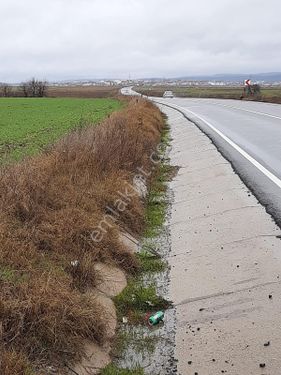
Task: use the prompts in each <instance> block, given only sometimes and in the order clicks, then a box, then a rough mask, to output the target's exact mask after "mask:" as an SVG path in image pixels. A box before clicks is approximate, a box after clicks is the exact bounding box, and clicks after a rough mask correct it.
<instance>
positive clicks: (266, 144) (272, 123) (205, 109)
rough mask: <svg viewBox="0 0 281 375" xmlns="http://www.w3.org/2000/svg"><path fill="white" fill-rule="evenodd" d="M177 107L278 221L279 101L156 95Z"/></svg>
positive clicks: (280, 220) (280, 163)
mask: <svg viewBox="0 0 281 375" xmlns="http://www.w3.org/2000/svg"><path fill="white" fill-rule="evenodd" d="M154 100H156V101H157V102H160V103H163V104H167V105H170V106H172V107H174V108H177V109H179V110H180V111H181V112H182V113H183V114H184V115H185V116H187V117H188V118H189V119H190V120H191V121H192V122H194V123H195V124H196V125H198V126H199V128H200V129H201V130H203V132H204V133H206V134H207V135H208V136H209V137H210V138H211V139H212V141H213V142H214V144H215V145H216V146H217V148H218V149H219V151H221V153H222V154H223V156H225V157H226V158H227V159H228V160H229V161H230V162H231V163H232V165H233V167H234V169H235V171H236V172H237V173H238V174H239V175H240V177H241V178H242V180H243V181H244V182H245V183H246V185H247V186H248V187H249V188H250V189H251V190H252V191H253V192H254V194H255V195H256V197H257V198H258V199H259V201H260V202H261V203H262V204H263V205H264V206H265V207H266V209H267V211H268V212H269V213H270V214H271V215H272V216H273V217H274V219H275V220H276V222H277V223H278V224H279V225H280V224H281V105H279V104H269V103H259V102H248V101H238V100H223V99H221V100H218V99H182V98H172V99H164V98H159V99H155V98H154Z"/></svg>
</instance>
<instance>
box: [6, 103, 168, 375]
mask: <svg viewBox="0 0 281 375" xmlns="http://www.w3.org/2000/svg"><path fill="white" fill-rule="evenodd" d="M162 126H163V119H162V116H161V114H160V112H159V110H158V109H156V108H155V107H154V106H153V105H152V104H150V103H149V102H146V101H143V100H137V99H135V100H132V101H131V102H130V103H129V104H128V106H127V107H126V108H125V109H124V110H123V111H121V112H117V113H114V114H113V115H112V116H111V117H110V118H108V119H107V120H106V121H105V122H104V123H102V124H101V125H99V126H98V127H91V126H90V127H88V128H86V129H84V130H78V131H76V132H74V133H71V134H70V135H68V136H67V137H65V138H64V139H62V140H61V141H59V142H58V143H57V144H56V145H55V146H54V147H53V148H52V149H51V150H50V151H48V152H47V153H45V154H42V155H40V156H37V157H34V158H32V159H29V160H26V161H24V162H22V163H20V164H18V165H14V166H12V167H7V168H2V169H1V170H0V174H1V176H0V243H1V247H0V301H1V302H0V319H1V331H0V332H1V343H0V357H1V362H0V363H1V365H0V369H1V372H0V373H1V375H10V374H13V375H17V374H29V373H30V372H28V371H29V370H27V369H29V368H33V369H36V373H39V372H38V371H39V370H38V369H44V367H45V366H46V365H47V364H51V365H55V366H57V368H58V371H63V370H62V369H63V366H64V362H65V361H70V362H71V361H76V360H78V359H79V358H80V357H81V355H82V350H83V347H82V343H83V340H84V339H90V340H96V341H98V342H103V340H104V339H105V337H104V332H105V329H104V327H105V326H104V325H105V324H106V317H103V319H102V318H101V317H102V311H101V307H100V306H99V305H98V303H97V301H95V300H92V299H89V297H86V296H87V294H85V293H83V292H84V291H86V290H87V289H88V288H91V287H93V286H94V285H95V282H96V274H95V271H94V264H95V262H97V261H102V262H107V263H112V264H116V265H118V266H120V267H122V268H123V269H124V270H126V271H127V272H134V271H135V270H136V269H137V268H138V262H137V260H136V258H135V257H134V255H132V254H131V253H130V252H129V250H128V249H126V248H125V247H124V245H123V244H122V243H121V242H120V240H119V233H120V228H122V229H125V230H127V231H129V232H130V233H133V234H134V235H139V234H140V233H141V231H142V230H143V226H144V202H143V201H142V199H141V198H140V197H139V196H138V195H136V194H135V191H134V190H133V188H132V187H131V186H132V185H131V183H132V179H133V177H134V175H135V174H136V173H137V167H143V168H144V169H145V170H149V169H150V168H151V164H152V163H151V160H150V154H151V152H152V151H153V150H154V149H155V147H156V146H157V144H158V143H159V141H160V136H161V129H162ZM125 187H126V188H127V190H128V191H130V192H131V194H132V197H131V200H130V202H128V206H127V209H126V210H124V211H123V212H120V213H119V216H118V217H117V218H116V220H112V222H111V224H112V226H111V227H110V228H107V229H108V230H107V233H106V235H105V236H104V237H103V240H102V241H101V242H98V243H95V242H93V241H92V239H91V233H92V231H93V229H94V228H96V226H98V225H99V223H100V221H101V220H102V219H103V217H104V215H105V214H106V212H107V207H113V206H114V202H115V201H116V199H118V198H120V197H119V195H118V193H117V192H118V191H121V192H122V191H124V188H125ZM74 260H78V265H77V267H76V266H75V267H74V266H72V265H71V262H72V261H74ZM59 369H60V370H59ZM43 373H45V372H44V371H43Z"/></svg>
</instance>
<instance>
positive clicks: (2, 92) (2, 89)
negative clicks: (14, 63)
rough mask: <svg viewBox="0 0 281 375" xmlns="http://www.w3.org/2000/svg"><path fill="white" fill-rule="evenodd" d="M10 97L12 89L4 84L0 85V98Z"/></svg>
mask: <svg viewBox="0 0 281 375" xmlns="http://www.w3.org/2000/svg"><path fill="white" fill-rule="evenodd" d="M11 95H12V87H11V86H10V85H8V84H6V83H3V84H1V85H0V96H4V97H8V96H11Z"/></svg>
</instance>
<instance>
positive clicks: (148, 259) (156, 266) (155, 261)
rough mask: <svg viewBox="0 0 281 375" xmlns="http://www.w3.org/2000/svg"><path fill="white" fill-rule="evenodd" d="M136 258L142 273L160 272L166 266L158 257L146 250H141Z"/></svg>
mask: <svg viewBox="0 0 281 375" xmlns="http://www.w3.org/2000/svg"><path fill="white" fill-rule="evenodd" d="M137 257H138V259H139V261H140V269H141V272H142V273H156V272H162V271H164V270H165V268H166V266H167V265H166V263H165V262H164V261H163V260H162V259H161V258H160V257H157V256H155V255H153V254H151V252H149V251H146V250H142V251H141V252H140V253H138V254H137Z"/></svg>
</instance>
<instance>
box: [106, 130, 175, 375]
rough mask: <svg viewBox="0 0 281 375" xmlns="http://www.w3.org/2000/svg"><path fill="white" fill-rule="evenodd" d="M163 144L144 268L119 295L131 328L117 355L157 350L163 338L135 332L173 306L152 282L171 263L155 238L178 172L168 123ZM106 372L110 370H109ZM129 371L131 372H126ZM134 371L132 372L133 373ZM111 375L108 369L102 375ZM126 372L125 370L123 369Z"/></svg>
mask: <svg viewBox="0 0 281 375" xmlns="http://www.w3.org/2000/svg"><path fill="white" fill-rule="evenodd" d="M160 143H161V147H160V148H159V147H158V150H159V155H158V156H159V161H160V163H157V167H156V168H155V169H154V173H153V178H152V181H151V185H150V189H149V194H148V196H147V203H146V210H145V231H144V241H143V246H142V249H141V251H140V252H139V253H138V254H137V257H138V260H139V264H140V267H139V269H138V271H137V273H136V274H135V275H134V276H132V277H131V278H130V279H129V282H128V285H127V287H126V288H125V289H124V290H123V292H122V293H121V294H119V296H117V297H116V298H115V305H116V308H117V314H118V318H119V321H120V322H122V318H124V317H125V318H126V320H128V324H129V326H127V328H128V327H130V328H129V331H126V329H125V331H124V330H121V331H119V333H118V335H117V337H116V343H115V349H114V351H113V354H114V355H116V356H117V357H119V356H120V353H121V355H122V352H125V351H126V348H127V347H130V348H131V349H132V350H133V351H134V352H136V353H142V354H145V353H147V354H148V353H152V352H154V350H155V344H156V342H157V341H158V340H159V338H158V337H157V336H155V335H149V334H147V333H144V332H142V330H140V332H138V331H137V332H134V329H132V327H134V326H135V325H136V326H138V325H144V324H145V325H146V324H147V319H148V317H149V316H150V315H151V314H152V313H153V312H156V311H159V310H165V309H167V308H169V307H170V306H171V303H170V302H168V301H167V300H165V299H164V298H163V297H161V296H159V295H158V293H157V285H156V284H155V281H154V282H151V281H149V280H150V276H151V275H153V274H160V273H161V272H164V271H165V270H166V267H167V264H166V262H165V261H164V260H163V259H162V258H161V256H160V254H159V251H158V249H157V247H156V246H155V238H156V237H157V236H159V235H160V233H161V230H163V225H164V222H165V218H166V214H167V200H166V199H167V197H166V193H167V181H169V180H170V178H171V175H172V174H173V173H174V171H175V170H174V168H173V167H171V166H170V165H169V160H167V159H166V158H165V154H166V151H167V147H168V146H169V143H170V135H169V128H168V126H167V124H165V126H164V127H163V129H162V134H161V142H160ZM113 366H114V365H113ZM113 368H114V369H115V371H116V374H119V372H117V370H118V371H124V374H127V373H128V375H129V374H132V375H134V374H137V375H138V374H143V372H140V371H143V370H140V369H139V368H137V369H136V370H134V369H133V370H128V369H125V370H121V369H119V368H118V367H115V366H114V367H113ZM105 371H106V370H105ZM126 371H128V372H126ZM130 371H131V372H130ZM104 374H107V373H106V372H105V373H103V372H102V375H104ZM120 374H123V372H120Z"/></svg>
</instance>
